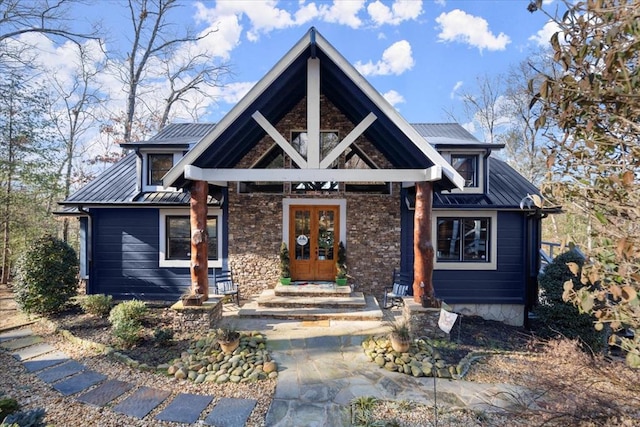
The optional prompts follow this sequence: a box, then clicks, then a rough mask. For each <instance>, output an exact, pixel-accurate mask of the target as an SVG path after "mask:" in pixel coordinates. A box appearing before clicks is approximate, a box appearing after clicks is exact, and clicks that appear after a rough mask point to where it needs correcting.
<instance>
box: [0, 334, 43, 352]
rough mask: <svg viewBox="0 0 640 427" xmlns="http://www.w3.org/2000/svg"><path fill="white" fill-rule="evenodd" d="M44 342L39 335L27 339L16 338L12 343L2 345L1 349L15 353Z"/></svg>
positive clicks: (7, 342) (0, 345)
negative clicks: (20, 349)
mask: <svg viewBox="0 0 640 427" xmlns="http://www.w3.org/2000/svg"><path fill="white" fill-rule="evenodd" d="M42 341H43V339H42V337H39V336H37V335H30V336H26V337H21V338H16V339H14V340H10V341H4V342H2V344H0V347H2V348H4V349H5V350H9V351H13V350H17V349H19V348H23V347H29V346H30V345H34V344H40V343H41V342H42Z"/></svg>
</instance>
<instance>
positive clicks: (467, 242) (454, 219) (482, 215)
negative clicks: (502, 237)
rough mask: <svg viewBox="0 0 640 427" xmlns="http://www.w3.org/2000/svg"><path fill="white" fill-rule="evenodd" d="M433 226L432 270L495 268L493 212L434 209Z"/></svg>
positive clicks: (495, 239) (495, 218) (494, 222)
mask: <svg viewBox="0 0 640 427" xmlns="http://www.w3.org/2000/svg"><path fill="white" fill-rule="evenodd" d="M433 228H434V230H433V234H434V236H433V241H434V242H435V247H436V248H435V249H436V251H435V252H436V253H435V259H434V268H435V269H440V270H443V269H463V270H464V269H468V270H495V269H496V265H497V263H496V259H497V213H496V212H488V211H484V212H454V211H447V212H436V215H434V219H433Z"/></svg>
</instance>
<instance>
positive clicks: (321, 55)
mask: <svg viewBox="0 0 640 427" xmlns="http://www.w3.org/2000/svg"><path fill="white" fill-rule="evenodd" d="M311 58H317V59H319V63H320V65H319V67H320V72H319V74H320V87H321V91H322V94H323V95H324V96H325V97H326V98H327V99H328V100H329V101H330V102H332V103H333V104H334V105H335V106H336V107H337V108H338V109H339V110H340V111H341V112H342V113H343V114H344V115H345V116H346V117H347V118H348V119H349V120H350V121H351V122H352V123H360V122H361V121H362V120H363V119H364V118H365V117H367V116H368V115H369V114H370V113H373V114H375V116H376V120H375V121H374V122H373V123H372V124H371V125H370V126H369V127H368V128H367V129H366V130H365V131H364V135H365V136H366V137H367V138H368V140H369V141H371V143H372V144H373V145H374V146H375V147H376V149H378V150H379V151H380V152H381V153H382V154H383V155H384V156H385V157H386V158H387V159H388V160H389V161H390V163H391V164H392V165H393V167H395V168H397V169H412V168H415V169H419V168H423V169H425V168H429V167H431V166H439V167H440V168H441V169H442V179H441V180H440V181H437V182H436V185H437V186H438V187H440V188H455V187H458V188H462V187H463V185H464V181H463V179H462V177H461V176H460V175H459V174H458V173H457V172H456V171H455V169H453V168H452V167H451V165H450V164H449V163H447V162H446V161H445V160H444V159H443V158H442V156H440V154H438V152H437V151H436V150H435V149H434V148H433V147H432V146H431V145H429V144H428V143H427V142H426V141H425V140H424V138H422V137H421V136H420V134H419V133H418V132H417V131H416V130H415V129H414V128H413V127H412V126H411V125H409V123H407V122H406V121H405V120H404V118H402V117H401V116H400V114H399V113H398V112H397V110H396V109H395V108H393V106H391V105H390V104H389V103H388V102H387V101H386V100H385V99H384V98H383V96H382V95H381V94H380V93H378V92H377V91H376V90H375V89H374V88H373V87H372V86H371V85H370V84H369V82H367V81H366V80H365V79H364V77H362V75H360V74H359V73H358V71H357V70H356V69H355V68H354V67H353V66H352V65H351V64H350V63H349V62H348V61H347V60H346V59H345V58H344V57H343V56H342V55H341V54H340V53H339V52H338V51H337V50H336V49H335V48H334V47H333V46H331V44H329V43H328V42H327V41H326V40H325V39H324V38H323V37H322V36H321V35H320V34H319V33H318V32H317V31H316V30H315V28H311V29H310V30H309V31H308V32H307V33H306V34H305V35H304V36H303V37H302V38H301V39H300V41H298V43H296V44H295V45H294V46H293V48H291V50H289V52H288V53H287V54H285V56H284V57H283V58H282V59H281V60H280V61H279V62H278V63H277V64H276V65H275V66H274V67H273V68H272V69H271V70H270V71H269V72H268V73H267V74H266V75H265V76H264V77H263V78H262V79H261V80H260V81H259V82H258V83H256V85H254V87H253V88H252V89H251V90H250V91H249V92H248V93H247V95H245V97H244V98H242V99H241V100H240V102H238V103H237V104H236V105H235V106H234V107H233V108H232V109H231V111H230V112H229V113H228V114H227V115H226V116H225V117H224V118H223V119H222V120H221V121H220V122H219V123H218V124H217V126H215V128H213V129H212V130H211V132H210V133H209V134H207V135H206V136H205V137H203V138H202V139H201V140H200V141H199V142H198V143H197V144H196V145H195V146H194V147H193V148H192V149H191V150H190V151H189V152H188V153H187V154H186V155H185V156H184V157H183V158H182V159H181V160H180V161H179V162H178V163H177V164H176V165H175V166H174V167H173V168H172V169H171V170H170V171H169V172H168V173H167V174H166V175H165V177H164V185H165V186H183V185H185V184H186V181H187V180H186V179H185V177H184V169H185V166H195V167H198V168H203V169H206V168H233V167H234V166H235V165H236V164H237V163H238V162H239V161H240V160H241V159H242V158H243V157H244V156H245V155H246V154H247V153H248V152H249V151H250V150H251V149H252V148H253V147H254V146H255V145H256V144H257V143H258V141H260V139H261V138H262V137H263V136H264V135H265V134H266V132H265V131H264V129H263V128H262V127H261V126H260V124H258V123H257V122H256V120H254V119H253V118H252V115H253V114H254V113H255V112H257V111H259V112H260V113H261V114H262V115H263V116H264V117H265V118H266V119H267V120H268V121H269V122H270V123H278V122H279V121H280V119H282V118H283V117H284V115H285V114H287V113H288V112H289V111H291V109H293V107H294V106H295V105H296V104H297V103H298V102H300V101H301V100H302V99H304V97H305V96H306V94H307V62H308V60H309V59H311Z"/></svg>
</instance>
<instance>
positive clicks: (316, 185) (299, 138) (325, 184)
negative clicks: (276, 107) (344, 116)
mask: <svg viewBox="0 0 640 427" xmlns="http://www.w3.org/2000/svg"><path fill="white" fill-rule="evenodd" d="M338 143H340V138H339V136H338V132H337V131H321V132H320V160H323V159H324V158H325V157H326V156H327V155H328V154H329V153H330V152H331V150H333V149H334V148H335V147H336V146H337V145H338ZM308 144H309V135H307V132H305V131H294V132H291V146H292V147H293V148H295V150H296V151H297V152H298V153H300V155H301V156H302V157H303V158H305V159H307V149H308ZM338 164H339V158H338V159H336V160H335V161H334V162H333V163H331V165H330V166H329V169H335V168H337V167H338ZM338 189H339V185H338V183H337V182H335V181H313V182H292V183H291V191H292V192H294V193H306V192H316V191H337V190H338Z"/></svg>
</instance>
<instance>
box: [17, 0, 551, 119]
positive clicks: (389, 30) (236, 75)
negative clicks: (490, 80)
mask: <svg viewBox="0 0 640 427" xmlns="http://www.w3.org/2000/svg"><path fill="white" fill-rule="evenodd" d="M528 3H529V0H429V1H418V0H406V1H381V0H338V1H333V2H331V1H304V0H299V1H259V0H235V1H234V0H225V1H210V0H206V1H189V0H183V1H181V3H180V6H181V7H180V8H179V9H177V10H176V11H174V12H173V13H172V15H171V20H172V23H174V24H175V25H176V28H179V27H180V26H185V27H186V26H188V27H191V28H193V29H194V30H195V31H197V32H207V31H209V30H211V29H216V30H217V31H216V32H215V33H213V34H211V35H209V36H208V37H207V38H206V39H204V40H202V41H201V42H200V43H198V45H197V46H191V48H192V49H193V48H195V49H197V50H198V51H200V52H207V55H208V57H209V58H211V60H212V61H217V62H225V63H228V64H229V65H230V66H231V67H232V70H233V74H232V75H231V76H229V77H228V78H227V80H226V82H225V83H226V84H225V86H224V87H222V88H213V89H210V91H209V93H208V96H207V97H205V98H204V99H197V100H195V99H194V100H191V102H190V105H191V106H193V105H198V106H199V110H198V112H197V114H196V115H195V117H196V119H197V120H200V121H209V122H216V121H218V120H220V119H221V118H222V117H223V116H224V114H226V113H227V112H228V111H229V110H230V109H231V107H232V106H233V105H234V104H235V103H237V102H238V100H239V99H240V98H241V97H242V96H243V95H244V94H246V92H247V91H248V90H249V89H250V88H251V86H253V85H254V84H255V83H256V82H257V81H258V80H259V79H260V78H261V77H263V76H264V75H265V74H266V73H267V72H268V70H269V69H270V68H271V67H273V66H274V65H275V64H276V62H277V61H278V60H279V59H280V58H281V57H282V56H283V55H284V54H285V53H286V52H287V51H288V50H289V49H290V48H291V47H292V46H293V45H294V44H295V43H296V42H297V41H298V40H299V39H300V38H301V37H302V36H303V35H304V34H305V33H306V32H307V31H308V30H309V28H310V27H312V26H314V27H316V29H317V30H318V31H319V32H320V33H321V34H322V35H323V36H324V37H325V38H326V39H327V40H328V41H329V42H330V43H331V44H332V45H333V46H334V47H335V48H336V49H338V51H339V52H341V53H342V55H343V56H345V57H346V58H347V60H349V61H350V62H351V63H352V64H354V65H355V66H356V68H357V69H358V70H359V71H360V72H361V73H362V74H363V75H364V76H365V77H366V78H367V79H368V80H369V81H370V82H371V84H372V85H373V86H374V87H375V88H376V89H377V90H378V91H379V92H380V93H382V94H383V95H384V96H385V98H387V100H388V101H389V102H390V103H391V104H392V105H394V106H395V107H396V108H397V109H398V110H399V111H400V113H401V114H402V115H403V116H404V117H405V118H406V119H407V120H408V121H409V122H411V123H419V122H445V121H451V120H450V117H448V115H447V114H446V113H445V110H447V111H456V112H461V111H462V107H461V105H462V104H461V101H460V93H461V92H474V90H475V87H476V79H477V78H478V77H479V76H481V75H484V74H487V75H489V76H495V75H497V74H500V73H504V72H506V71H507V69H508V67H509V66H510V65H515V64H517V63H519V62H520V61H522V60H524V59H526V58H527V57H528V56H529V55H530V54H531V52H533V51H534V50H537V49H539V47H540V46H541V45H545V44H546V43H548V40H549V37H550V36H551V34H552V32H553V28H554V27H553V26H552V25H550V24H549V23H548V22H547V19H546V17H545V16H544V15H543V14H542V13H539V12H538V13H534V14H531V13H529V12H528V11H527V5H528ZM544 3H545V5H546V8H547V9H550V10H551V9H553V8H555V7H556V6H557V5H558V3H559V2H558V1H557V0H545V1H544ZM71 12H72V14H73V15H74V16H72V17H70V18H71V22H73V25H74V26H75V27H76V28H78V29H81V28H82V27H85V28H84V29H86V27H87V26H88V25H90V23H91V22H93V21H95V20H97V19H102V21H103V23H102V24H103V29H104V30H106V33H107V34H108V37H107V39H106V41H105V47H106V50H107V52H112V51H113V50H114V49H115V48H116V47H118V45H119V44H120V43H123V42H124V41H126V38H127V37H128V36H127V34H130V32H131V30H130V26H131V24H130V22H129V21H128V19H127V13H128V11H127V8H126V1H125V0H102V1H100V0H98V1H96V2H93V3H89V5H88V6H86V7H78V6H75V7H74V9H72V11H71ZM26 37H31V38H33V39H35V40H34V44H37V45H38V46H39V47H40V49H41V50H42V53H41V56H40V59H41V61H42V63H43V64H47V67H48V68H50V69H52V72H53V73H55V74H56V75H58V76H62V77H63V78H64V76H65V73H67V72H69V73H70V72H71V71H72V68H73V67H72V65H71V64H72V63H73V59H72V56H73V55H75V53H73V51H74V50H75V47H74V46H73V45H72V44H70V43H67V44H66V45H56V44H55V42H53V41H46V40H44V39H43V36H41V35H37V34H34V35H28V36H26ZM47 43H50V45H47ZM95 54H96V63H97V62H98V61H99V60H100V59H101V58H100V55H101V53H100V52H99V51H98V50H97V49H96V50H95ZM65 58H68V60H65ZM102 59H103V60H104V58H102ZM110 61H111V62H112V63H111V64H110V70H111V71H110V72H105V73H102V75H101V77H100V87H101V90H103V91H104V92H105V93H108V94H109V98H110V105H109V108H110V110H111V111H114V110H118V109H120V110H122V109H123V108H124V93H125V92H124V91H123V86H122V82H121V81H118V79H117V77H116V76H117V72H114V71H113V70H117V69H118V67H122V66H123V65H124V61H123V60H122V59H120V62H119V63H117V62H118V59H113V58H112V59H111V60H110ZM149 74H153V72H151V73H149ZM153 85H155V86H153ZM165 89H166V85H164V86H163V83H162V82H158V81H156V82H154V83H153V84H150V86H149V87H148V90H146V91H144V92H145V93H144V95H142V96H146V97H147V98H148V99H147V100H146V101H145V102H146V103H147V104H149V105H152V104H153V99H152V98H154V97H155V98H156V99H162V98H163V90H165ZM174 113H175V114H174V116H173V117H172V120H173V121H193V120H194V114H193V112H191V113H188V112H187V111H186V110H185V109H182V110H181V108H177V109H176V110H175V112H174ZM460 121H461V122H462V119H460ZM465 125H466V124H465ZM468 127H469V128H470V127H471V126H468Z"/></svg>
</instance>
